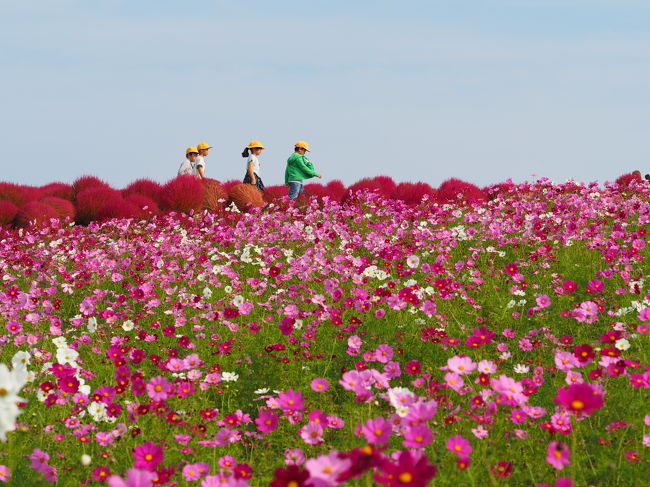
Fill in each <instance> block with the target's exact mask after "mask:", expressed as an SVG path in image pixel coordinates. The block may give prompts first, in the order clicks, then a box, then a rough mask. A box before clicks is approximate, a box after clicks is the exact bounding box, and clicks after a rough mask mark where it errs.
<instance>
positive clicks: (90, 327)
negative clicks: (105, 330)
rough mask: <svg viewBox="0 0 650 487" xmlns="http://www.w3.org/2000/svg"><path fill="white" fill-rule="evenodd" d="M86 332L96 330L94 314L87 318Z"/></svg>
mask: <svg viewBox="0 0 650 487" xmlns="http://www.w3.org/2000/svg"><path fill="white" fill-rule="evenodd" d="M87 326H88V332H89V333H95V331H97V318H95V317H94V316H91V317H90V318H88V325H87Z"/></svg>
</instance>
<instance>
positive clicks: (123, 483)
mask: <svg viewBox="0 0 650 487" xmlns="http://www.w3.org/2000/svg"><path fill="white" fill-rule="evenodd" d="M154 477H155V474H153V473H152V472H147V471H146V470H138V469H135V468H131V469H129V471H128V472H127V473H126V480H122V479H121V478H120V477H118V476H117V475H111V476H110V477H109V479H108V487H151V486H152V485H153V479H154Z"/></svg>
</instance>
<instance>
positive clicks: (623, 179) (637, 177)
mask: <svg viewBox="0 0 650 487" xmlns="http://www.w3.org/2000/svg"><path fill="white" fill-rule="evenodd" d="M642 181H643V177H642V176H641V173H640V172H639V171H634V172H631V173H628V174H622V175H620V176H619V177H618V178H616V184H618V185H619V186H626V187H627V186H630V185H631V184H633V183H640V182H642Z"/></svg>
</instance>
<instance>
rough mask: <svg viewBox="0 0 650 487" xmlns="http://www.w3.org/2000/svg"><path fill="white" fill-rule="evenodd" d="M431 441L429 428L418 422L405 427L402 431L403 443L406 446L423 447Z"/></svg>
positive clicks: (431, 436) (431, 434) (431, 435)
mask: <svg viewBox="0 0 650 487" xmlns="http://www.w3.org/2000/svg"><path fill="white" fill-rule="evenodd" d="M432 441H433V433H432V432H431V428H429V427H428V426H426V425H424V424H418V425H416V426H412V427H410V428H407V429H406V430H405V431H404V442H403V445H404V446H405V447H406V448H424V447H425V446H427V445H428V444H430V443H431V442H432Z"/></svg>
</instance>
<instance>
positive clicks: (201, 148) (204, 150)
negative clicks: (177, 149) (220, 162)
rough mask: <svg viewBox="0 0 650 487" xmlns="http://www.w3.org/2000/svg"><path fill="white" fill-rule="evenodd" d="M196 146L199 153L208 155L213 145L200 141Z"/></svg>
mask: <svg viewBox="0 0 650 487" xmlns="http://www.w3.org/2000/svg"><path fill="white" fill-rule="evenodd" d="M196 147H197V149H198V150H199V155H200V156H203V157H205V156H207V155H208V152H209V150H210V149H212V146H211V145H210V144H208V143H207V142H200V143H199V145H197V146H196Z"/></svg>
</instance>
